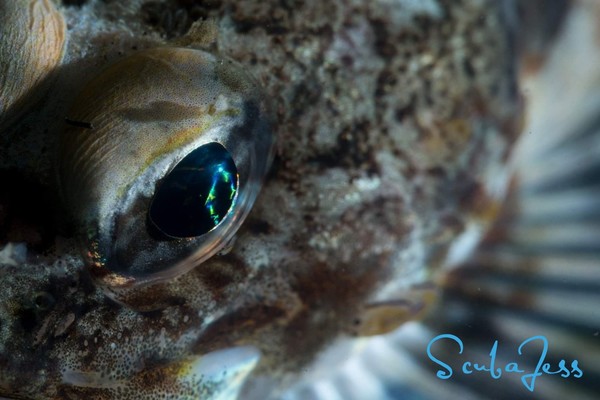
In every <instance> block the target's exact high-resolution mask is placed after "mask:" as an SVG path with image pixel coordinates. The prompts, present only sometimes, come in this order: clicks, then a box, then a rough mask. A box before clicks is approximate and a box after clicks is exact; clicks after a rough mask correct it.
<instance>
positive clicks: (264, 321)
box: [193, 305, 286, 354]
mask: <svg viewBox="0 0 600 400" xmlns="http://www.w3.org/2000/svg"><path fill="white" fill-rule="evenodd" d="M285 315H286V311H285V310H284V309H282V308H278V307H273V306H268V305H256V306H251V307H248V308H242V309H239V310H235V311H232V312H230V313H228V314H226V315H225V316H223V317H221V318H219V319H218V320H216V321H215V322H213V323H211V324H210V326H209V327H208V328H207V329H206V331H205V332H204V334H203V335H202V336H201V337H200V338H199V339H198V341H197V342H196V344H195V345H194V346H193V352H194V353H196V354H206V353H209V352H211V351H214V350H218V349H222V348H226V347H231V346H234V345H245V344H254V343H253V340H252V338H253V337H256V336H257V335H259V334H260V330H261V329H263V328H265V327H268V326H269V325H271V324H274V323H275V324H276V321H277V320H278V319H280V318H282V317H284V316H285Z"/></svg>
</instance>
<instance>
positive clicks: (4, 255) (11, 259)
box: [0, 243, 27, 267]
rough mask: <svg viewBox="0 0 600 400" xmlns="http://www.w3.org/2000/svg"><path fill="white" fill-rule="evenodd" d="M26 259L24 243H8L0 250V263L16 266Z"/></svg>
mask: <svg viewBox="0 0 600 400" xmlns="http://www.w3.org/2000/svg"><path fill="white" fill-rule="evenodd" d="M26 259H27V246H26V245H25V244H24V243H8V244H7V245H6V246H4V247H3V248H2V250H0V265H2V264H4V265H9V266H11V267H18V266H19V265H22V264H24V263H25V260H26Z"/></svg>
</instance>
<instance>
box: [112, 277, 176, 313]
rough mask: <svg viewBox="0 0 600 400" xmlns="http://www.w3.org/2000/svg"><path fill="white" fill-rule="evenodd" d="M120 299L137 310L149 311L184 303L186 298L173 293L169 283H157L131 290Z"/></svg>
mask: <svg viewBox="0 0 600 400" xmlns="http://www.w3.org/2000/svg"><path fill="white" fill-rule="evenodd" d="M120 301H122V302H123V303H124V304H127V306H128V307H129V308H132V309H134V310H136V311H140V312H149V311H157V310H163V309H165V308H168V307H172V306H180V305H183V304H185V302H186V299H185V298H183V297H179V296H176V295H173V294H171V293H170V291H169V289H168V286H167V285H163V284H156V285H152V286H147V287H144V288H136V290H131V291H129V292H127V293H126V294H123V295H122V297H121V298H120Z"/></svg>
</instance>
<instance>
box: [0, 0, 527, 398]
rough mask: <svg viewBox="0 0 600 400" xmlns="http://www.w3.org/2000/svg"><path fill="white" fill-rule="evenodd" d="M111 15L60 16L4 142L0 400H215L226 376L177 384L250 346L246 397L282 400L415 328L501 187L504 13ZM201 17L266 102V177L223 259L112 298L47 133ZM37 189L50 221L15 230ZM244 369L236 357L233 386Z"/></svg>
mask: <svg viewBox="0 0 600 400" xmlns="http://www.w3.org/2000/svg"><path fill="white" fill-rule="evenodd" d="M116 3H119V2H115V3H114V4H113V3H109V4H108V5H106V4H104V3H103V2H99V1H98V2H94V1H90V2H88V3H86V4H84V5H83V6H82V7H73V6H69V7H67V6H63V7H62V11H63V12H64V13H65V15H66V17H67V21H68V24H69V26H70V31H69V48H68V55H67V58H66V60H65V61H64V63H63V65H62V66H61V67H60V68H59V69H58V70H57V73H58V74H59V77H58V78H57V81H56V89H55V90H53V91H52V92H51V93H50V94H49V95H48V96H47V98H46V99H45V106H44V107H43V108H42V109H41V110H39V111H36V112H33V113H31V114H30V115H28V116H27V118H26V119H25V122H24V123H23V124H21V125H19V126H18V127H17V128H15V132H11V136H12V137H16V138H17V140H16V141H11V142H10V143H7V140H6V139H0V140H1V142H0V144H1V145H2V146H1V148H0V154H1V157H0V159H1V160H2V161H1V167H2V169H3V170H6V171H9V170H10V171H11V175H10V176H13V177H14V176H15V175H14V174H15V173H16V174H17V175H16V176H17V178H10V179H13V181H12V182H13V183H14V187H11V193H9V194H3V195H2V196H3V197H2V201H3V208H2V219H0V224H2V226H1V229H2V241H3V242H11V243H18V242H25V243H27V245H28V252H27V255H26V256H25V255H23V254H22V253H21V252H19V251H16V250H14V247H10V246H9V247H8V248H5V249H4V251H3V253H2V255H3V258H2V263H3V265H2V267H1V268H0V277H1V283H2V287H3V290H2V291H1V292H0V395H3V396H8V397H13V398H40V399H45V398H95V399H111V398H120V399H128V398H148V399H152V398H162V397H160V396H162V395H163V394H171V395H175V396H176V397H178V398H184V397H185V396H190V397H191V398H194V396H198V395H201V396H202V397H204V398H216V396H217V395H219V393H223V390H224V387H226V386H227V385H228V384H230V385H234V383H235V382H233V381H232V379H233V378H232V377H233V376H234V375H235V373H231V374H229V376H225V377H223V376H219V377H218V378H214V379H213V378H207V377H192V378H189V377H188V378H186V379H190V380H191V381H192V382H193V385H191V384H189V383H186V382H187V381H185V379H184V378H183V377H184V376H186V373H185V370H186V367H189V365H190V363H193V362H195V361H194V360H196V359H197V358H198V357H201V356H203V355H205V354H207V353H209V352H213V351H216V350H220V349H225V348H229V347H232V346H247V347H244V349H248V348H250V349H256V350H258V351H259V352H260V361H259V362H258V363H257V364H256V367H255V368H254V369H252V372H251V374H250V375H249V377H248V379H247V381H246V384H245V385H246V386H245V387H244V389H243V390H244V391H245V392H244V393H252V392H253V391H256V390H257V389H256V388H255V387H254V386H255V384H256V383H257V382H260V385H261V386H262V388H263V389H264V388H265V387H267V388H269V387H273V391H274V392H275V391H276V390H277V388H276V387H275V386H277V385H275V384H274V382H276V381H277V382H282V385H283V386H285V385H286V384H289V383H290V382H292V381H293V380H294V379H296V378H295V377H296V374H297V373H298V372H299V371H301V370H303V369H306V368H310V366H311V363H312V362H313V360H314V357H315V356H316V355H317V354H319V353H320V352H322V351H324V350H325V349H326V348H327V347H328V346H329V345H331V344H332V343H334V342H335V341H336V340H338V339H340V338H347V337H353V336H356V335H370V334H377V333H383V332H387V331H389V330H391V329H393V328H395V327H397V326H399V325H400V324H401V323H402V322H404V321H406V320H408V319H411V318H414V317H417V316H418V315H419V313H420V311H421V310H422V309H423V308H424V307H426V306H427V304H429V303H430V302H431V299H430V298H431V294H432V292H433V291H434V289H433V288H432V287H433V286H432V285H431V282H432V281H433V280H434V278H435V272H436V271H438V270H439V268H440V267H441V266H442V265H443V264H444V261H445V260H446V259H447V257H450V258H452V259H453V260H454V259H455V258H456V257H457V256H459V255H461V252H464V248H463V246H462V245H461V244H460V243H459V244H457V245H456V246H454V247H453V248H452V251H451V252H450V255H448V252H449V249H450V248H451V246H452V245H453V243H456V239H457V238H463V242H464V241H465V238H466V239H468V238H471V237H476V236H477V232H478V229H480V228H481V225H480V224H482V223H485V222H486V221H488V220H489V219H490V218H491V217H492V216H493V214H494V210H495V209H496V201H497V199H498V198H499V197H500V196H502V194H503V191H504V186H505V179H504V178H503V177H504V176H505V173H504V164H505V161H506V159H507V157H508V155H509V152H510V148H511V144H512V143H513V141H514V140H515V136H516V132H517V131H518V121H519V108H518V101H517V96H516V91H515V76H514V65H513V53H512V47H511V42H510V27H509V26H508V23H507V22H506V21H505V17H504V14H503V11H505V10H504V6H508V4H503V3H501V2H497V1H476V0H464V1H450V0H447V1H433V0H432V1H423V2H413V1H396V2H392V1H384V0H379V1H346V2H342V1H326V2H320V1H319V2H317V1H314V2H313V1H311V2H280V1H262V0H261V1H258V0H257V1H244V2H239V1H233V0H232V1H216V2H212V1H211V2H203V3H200V5H197V6H194V7H191V8H190V7H188V8H187V14H185V13H184V14H182V13H176V10H177V9H178V7H183V6H176V5H175V4H174V3H168V2H167V3H161V4H158V5H157V4H151V5H149V4H146V5H145V6H142V4H140V2H127V5H126V6H125V5H120V4H116ZM186 4H187V3H186ZM183 8H184V9H185V7H183ZM140 10H141V11H140ZM198 13H200V14H201V16H202V17H205V18H208V19H209V20H210V21H213V22H212V23H208V24H205V25H204V26H200V28H199V29H197V31H203V32H209V33H210V32H213V33H214V31H216V36H215V37H214V41H211V40H210V37H209V38H208V39H206V43H204V45H205V46H208V47H209V48H210V49H211V50H212V51H216V52H219V53H221V54H223V55H224V56H226V57H230V58H232V59H235V60H237V61H238V62H240V63H241V64H243V65H245V66H246V67H247V69H248V71H250V73H251V74H252V75H254V76H255V77H256V78H257V79H258V81H259V82H261V83H262V85H263V87H264V89H265V91H266V93H267V95H268V96H269V97H270V98H271V101H272V105H273V108H274V110H275V113H274V117H275V121H276V126H275V131H276V135H277V152H276V156H275V161H274V164H273V167H272V170H271V173H270V175H269V177H268V179H267V180H266V182H265V183H264V185H263V188H262V192H261V194H260V196H259V198H258V200H257V203H256V204H255V206H254V209H253V210H252V212H251V213H250V216H249V217H248V219H247V221H246V222H245V223H244V224H243V225H242V227H241V229H240V230H239V231H238V234H237V235H236V240H235V243H234V245H233V248H232V250H231V251H230V252H229V253H228V254H226V255H219V256H215V257H213V258H211V259H209V260H208V261H206V262H204V263H203V264H201V265H199V266H198V267H197V268H195V269H194V270H193V271H191V272H189V273H187V274H186V275H184V276H181V277H179V278H177V279H174V280H172V281H170V282H167V283H164V284H161V285H155V286H152V287H149V288H144V289H140V290H134V291H131V292H130V293H129V294H128V296H127V298H125V299H123V303H124V304H117V303H115V302H113V301H112V300H110V299H109V298H108V297H106V296H105V294H104V292H103V291H102V290H101V289H99V288H98V287H96V286H95V285H94V283H93V282H92V280H91V279H90V277H89V274H88V272H87V270H86V268H85V265H84V263H83V259H82V257H81V256H80V247H79V242H78V239H77V237H75V235H74V234H73V232H75V231H77V229H76V227H75V228H74V227H72V226H69V223H68V222H65V221H66V217H65V216H66V215H68V213H67V212H66V211H65V210H64V209H63V208H62V206H61V204H60V202H59V201H58V200H56V198H55V196H54V190H55V187H54V183H53V182H54V180H53V179H54V178H53V176H54V175H53V172H52V163H53V158H52V154H54V153H53V150H54V147H53V146H54V145H55V137H56V132H58V131H59V130H61V129H64V124H63V122H62V117H63V116H64V115H66V114H65V110H66V108H67V107H68V105H69V104H68V103H69V99H72V98H74V97H75V94H76V92H77V90H78V89H79V88H80V87H81V85H82V84H83V82H85V80H86V79H87V78H88V77H89V75H91V74H93V73H94V72H96V71H98V70H99V69H101V68H102V67H104V66H105V65H106V64H107V63H108V62H109V61H111V60H114V59H117V58H119V57H121V56H122V55H124V54H129V53H132V52H135V51H136V50H137V49H140V48H147V47H154V46H156V45H157V44H162V42H163V39H162V38H161V36H160V35H161V34H162V33H164V30H166V31H168V33H169V35H170V36H177V29H176V28H175V27H178V26H187V25H189V23H188V22H186V20H185V18H183V19H182V17H181V15H184V16H185V15H188V16H189V17H190V18H192V17H193V16H194V15H197V14H198ZM114 15H119V16H120V18H114V17H113V16H114ZM140 15H142V16H145V17H146V19H145V20H144V21H140V19H139V16H140ZM173 15H179V20H181V21H180V23H179V25H177V24H175V22H173V21H175V20H177V19H173V17H172V16H173ZM196 28H198V27H196ZM2 45H3V46H4V44H2ZM3 136H4V132H3ZM93 156H94V157H100V156H101V155H93ZM15 171H16V172H15ZM5 175H6V174H5ZM7 176H8V175H7ZM498 177H500V178H498ZM6 179H9V178H6ZM32 187H33V188H34V189H35V190H33V189H32ZM30 192H35V193H36V195H35V199H36V200H35V202H36V204H37V203H41V204H42V205H43V209H42V212H41V213H39V215H38V214H37V213H36V214H35V215H33V216H31V215H29V216H23V217H22V218H20V217H19V215H20V214H19V210H20V205H19V203H20V202H21V201H23V199H27V201H29V202H30V203H31V201H32V200H31V198H32V197H33V194H31V193H30ZM40 193H41V194H40ZM30 194H31V195H30ZM23 208H27V207H25V206H23ZM15 215H17V217H15ZM48 215H50V216H54V218H51V217H48ZM38 217H39V218H38ZM57 221H58V222H57ZM11 246H12V245H11ZM248 346H249V347H248ZM252 354H254V353H252V352H249V351H247V350H244V351H240V353H239V354H238V359H236V360H237V361H236V362H237V364H236V363H235V362H234V363H233V365H234V367H232V372H238V371H242V370H243V371H246V369H244V368H246V367H245V366H246V365H254V364H253V363H252V360H253V357H252ZM240 365H242V367H240ZM248 370H249V369H248ZM243 371H242V372H240V373H242V376H243V374H244V373H245V372H243Z"/></svg>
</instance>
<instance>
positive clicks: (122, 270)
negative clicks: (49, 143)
mask: <svg viewBox="0 0 600 400" xmlns="http://www.w3.org/2000/svg"><path fill="white" fill-rule="evenodd" d="M73 104H74V106H73V107H72V109H71V110H70V112H69V114H68V120H69V121H82V122H85V124H70V125H69V126H67V127H66V129H65V130H64V132H63V133H62V134H61V135H60V138H59V146H58V157H57V171H58V180H59V186H60V191H61V193H62V197H63V201H64V203H65V205H66V206H67V208H68V209H70V210H71V213H72V216H73V218H74V220H75V222H76V224H77V225H78V226H80V227H81V228H82V229H81V231H80V236H81V238H82V243H83V244H84V245H83V249H84V254H85V256H86V260H87V263H88V267H89V270H90V272H91V274H92V276H94V277H95V278H96V280H97V281H98V282H99V283H100V284H101V285H102V286H104V287H107V288H108V289H109V292H110V293H115V291H117V292H118V291H119V290H121V289H125V288H131V287H138V286H144V285H148V284H151V283H155V282H158V281H165V280H169V279H172V278H174V277H176V276H179V275H181V274H183V273H185V272H187V271H189V270H190V269H191V268H193V267H195V266H197V265H198V264H200V263H202V262H204V261H205V260H206V259H208V258H209V257H211V256H213V255H214V254H216V253H218V252H219V251H220V250H221V249H222V248H223V247H224V246H226V245H227V243H228V242H230V241H231V240H232V238H233V236H234V235H235V233H236V231H237V230H238V228H239V227H240V226H241V224H242V222H243V221H244V219H245V218H246V216H247V215H248V213H249V212H250V209H251V208H252V205H253V203H254V201H255V199H256V197H257V195H258V193H259V191H260V188H261V186H262V182H263V180H264V178H265V175H266V173H267V171H268V169H269V167H270V164H271V161H272V159H273V152H274V136H273V133H272V129H271V125H272V120H271V115H270V112H269V107H268V105H267V101H266V99H265V96H264V94H263V92H262V90H261V89H260V87H259V86H258V84H257V83H256V81H255V80H254V79H253V78H252V77H251V76H250V75H249V74H248V73H247V72H246V71H245V70H244V68H243V67H242V66H241V65H239V64H238V63H236V62H234V61H231V60H228V59H224V58H222V57H219V56H216V55H213V54H211V53H207V52H204V51H201V50H196V49H187V48H173V47H161V48H156V49H150V50H143V51H139V52H137V53H134V54H133V55H131V56H129V57H126V58H124V59H122V60H121V61H118V62H117V63H115V64H113V65H111V66H109V67H108V68H107V69H106V70H104V71H103V72H101V73H100V74H98V76H96V77H95V78H94V79H92V80H91V81H90V82H89V83H88V84H86V85H85V86H84V88H83V90H82V91H81V93H80V94H79V96H78V97H77V98H76V99H75V100H74V103H73ZM219 165H221V167H222V170H221V171H219ZM215 168H216V169H215ZM227 185H229V186H227ZM232 185H233V186H232ZM224 196H228V197H229V198H227V199H224ZM188 203H189V204H188ZM186 213H187V214H186ZM188 214H189V218H188ZM188 220H189V221H188ZM188 222H189V223H188Z"/></svg>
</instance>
